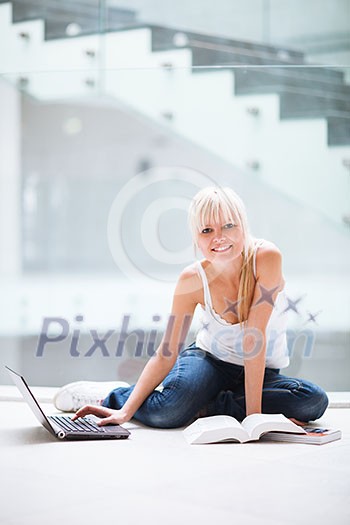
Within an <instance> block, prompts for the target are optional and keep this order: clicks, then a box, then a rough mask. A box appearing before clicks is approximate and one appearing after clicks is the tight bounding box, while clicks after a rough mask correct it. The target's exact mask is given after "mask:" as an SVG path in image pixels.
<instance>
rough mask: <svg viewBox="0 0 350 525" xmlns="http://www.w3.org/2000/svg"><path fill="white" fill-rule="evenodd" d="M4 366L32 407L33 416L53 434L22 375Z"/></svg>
mask: <svg viewBox="0 0 350 525" xmlns="http://www.w3.org/2000/svg"><path fill="white" fill-rule="evenodd" d="M5 368H6V370H7V371H8V373H9V374H10V376H11V377H12V380H13V382H14V383H15V385H16V386H17V387H18V389H19V391H20V392H21V394H22V396H23V397H24V399H25V401H27V403H28V405H29V406H30V408H31V409H32V411H33V412H34V414H35V416H36V417H37V419H38V420H39V421H40V423H41V424H42V425H43V426H44V427H45V428H46V430H48V431H49V432H51V434H55V432H54V430H53V428H52V426H51V424H50V423H49V421H48V420H47V417H46V416H45V414H44V412H43V411H42V410H41V408H40V406H39V405H38V403H37V401H36V399H35V398H34V396H33V394H32V392H31V391H30V388H29V386H28V385H27V383H26V380H25V379H24V377H22V376H20V375H19V374H17V372H15V371H14V370H11V368H9V367H8V366H5Z"/></svg>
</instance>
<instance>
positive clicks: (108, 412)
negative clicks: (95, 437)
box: [72, 405, 131, 427]
mask: <svg viewBox="0 0 350 525" xmlns="http://www.w3.org/2000/svg"><path fill="white" fill-rule="evenodd" d="M88 414H93V415H94V416H98V417H101V418H102V419H101V421H99V422H98V423H97V424H98V426H100V427H102V426H104V425H111V424H112V425H122V424H123V423H126V422H127V421H129V420H130V419H131V418H130V417H129V416H128V415H127V414H126V412H125V411H123V409H121V410H113V409H112V408H106V407H99V406H95V405H85V406H84V407H82V408H80V409H79V410H78V411H77V412H76V413H75V414H74V416H73V417H72V421H75V420H76V419H78V418H79V417H84V416H87V415H88Z"/></svg>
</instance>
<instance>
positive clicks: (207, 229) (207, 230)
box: [202, 228, 212, 233]
mask: <svg viewBox="0 0 350 525" xmlns="http://www.w3.org/2000/svg"><path fill="white" fill-rule="evenodd" d="M211 231H212V229H211V228H204V230H202V233H210V232H211Z"/></svg>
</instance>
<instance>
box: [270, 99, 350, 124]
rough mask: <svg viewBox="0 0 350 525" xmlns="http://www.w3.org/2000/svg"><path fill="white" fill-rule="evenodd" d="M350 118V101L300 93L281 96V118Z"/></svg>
mask: <svg viewBox="0 0 350 525" xmlns="http://www.w3.org/2000/svg"><path fill="white" fill-rule="evenodd" d="M342 116H344V117H348V116H350V100H349V99H347V100H346V99H340V98H335V97H334V96H328V95H327V94H325V95H319V94H314V95H309V94H306V93H305V94H304V95H301V94H300V93H281V94H280V117H281V118H282V119H287V118H319V117H324V118H327V117H342Z"/></svg>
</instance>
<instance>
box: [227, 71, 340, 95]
mask: <svg viewBox="0 0 350 525" xmlns="http://www.w3.org/2000/svg"><path fill="white" fill-rule="evenodd" d="M234 74H235V93H236V94H240V95H248V94H261V93H283V92H284V91H286V90H288V89H292V90H296V89H302V90H303V91H305V90H306V91H310V92H311V93H313V92H315V91H320V92H322V93H327V94H328V93H329V94H334V96H339V95H340V96H345V97H349V96H350V86H349V85H347V84H344V83H343V78H344V73H343V72H342V71H337V70H333V69H325V68H312V67H310V68H305V67H302V68H298V67H295V68H293V67H291V68H260V69H254V68H249V69H244V68H237V69H235V71H234Z"/></svg>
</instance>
